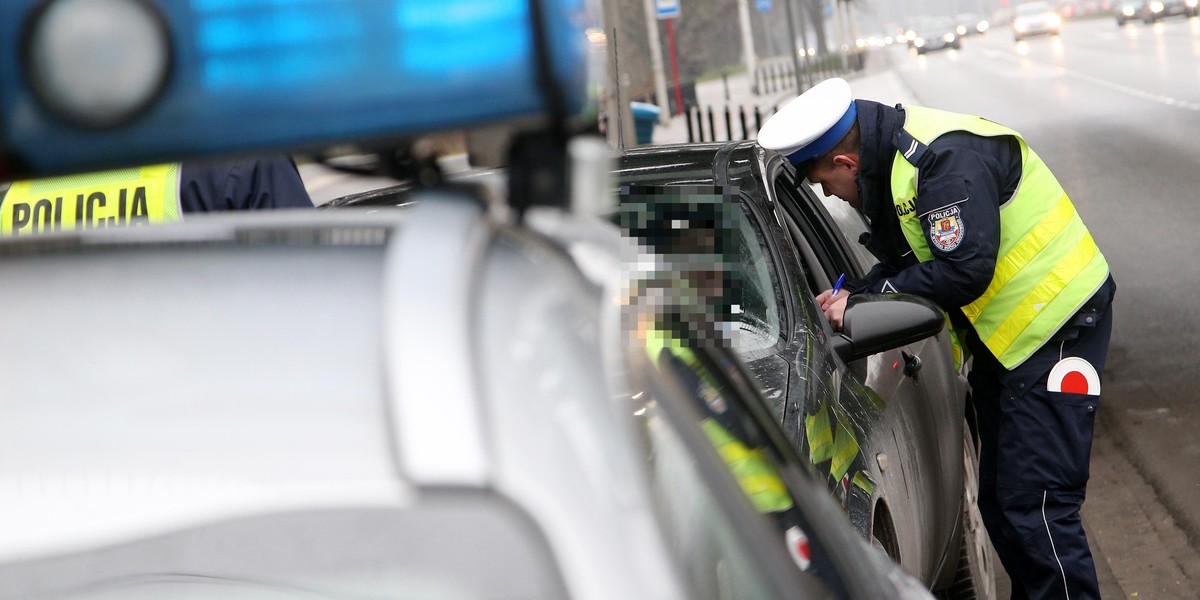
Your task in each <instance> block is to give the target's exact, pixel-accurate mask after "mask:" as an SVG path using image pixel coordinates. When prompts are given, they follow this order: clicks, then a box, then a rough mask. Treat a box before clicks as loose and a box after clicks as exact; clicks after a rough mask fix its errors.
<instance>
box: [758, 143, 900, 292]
mask: <svg viewBox="0 0 1200 600" xmlns="http://www.w3.org/2000/svg"><path fill="white" fill-rule="evenodd" d="M772 185H773V188H774V191H775V195H776V197H777V198H778V200H779V203H780V204H781V205H782V208H783V209H784V211H785V212H786V213H787V215H788V216H789V217H790V218H791V219H792V221H793V222H794V224H795V225H796V227H797V228H798V229H799V231H795V232H793V235H801V236H803V237H804V240H803V242H805V243H807V244H808V245H809V246H810V247H811V250H812V252H813V254H815V256H805V257H804V258H805V262H806V263H808V266H809V267H810V268H811V269H812V270H814V271H820V272H821V273H820V275H824V277H820V276H817V280H816V281H813V282H812V283H813V284H814V288H815V289H828V288H829V287H831V285H830V284H831V283H832V282H833V281H834V280H836V279H837V277H838V276H839V275H840V274H842V273H845V274H846V276H847V277H858V276H861V275H863V274H865V273H866V272H867V271H869V270H870V268H871V266H873V265H874V264H875V263H876V262H878V261H877V260H876V259H875V257H874V256H873V255H872V254H871V253H870V251H868V250H867V249H866V247H865V246H863V245H862V244H860V243H858V240H859V237H860V236H861V235H862V234H863V233H864V232H866V231H867V228H866V221H865V220H864V219H863V218H862V216H861V215H860V214H859V213H858V211H856V210H854V209H853V208H851V207H850V206H849V205H847V204H845V203H844V202H843V201H842V200H840V199H838V198H829V197H823V196H821V195H820V194H818V193H816V192H815V191H813V189H812V188H811V186H810V185H809V184H808V183H807V182H806V181H803V180H799V181H798V180H797V179H796V173H795V170H794V168H793V167H792V166H791V165H790V164H787V163H783V164H780V165H779V168H778V170H776V171H775V176H774V180H773V183H772ZM814 260H815V263H814ZM824 278H828V279H829V282H828V283H827V282H825V281H823V279H824Z"/></svg>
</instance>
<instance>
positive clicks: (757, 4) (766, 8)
mask: <svg viewBox="0 0 1200 600" xmlns="http://www.w3.org/2000/svg"><path fill="white" fill-rule="evenodd" d="M754 8H757V9H758V12H764V13H765V12H771V0H754Z"/></svg>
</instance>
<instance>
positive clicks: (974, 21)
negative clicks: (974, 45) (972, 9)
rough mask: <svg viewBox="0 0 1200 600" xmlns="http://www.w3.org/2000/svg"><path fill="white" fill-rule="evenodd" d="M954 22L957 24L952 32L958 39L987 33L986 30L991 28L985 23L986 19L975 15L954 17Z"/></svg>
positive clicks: (967, 14) (964, 14) (966, 14)
mask: <svg viewBox="0 0 1200 600" xmlns="http://www.w3.org/2000/svg"><path fill="white" fill-rule="evenodd" d="M954 21H955V23H956V24H957V25H956V26H955V29H954V31H955V33H957V34H958V35H959V36H960V37H962V36H970V35H979V34H982V33H987V30H988V28H989V27H990V26H991V25H990V24H989V23H988V22H987V19H985V18H983V15H980V14H977V13H961V14H958V15H955V17H954Z"/></svg>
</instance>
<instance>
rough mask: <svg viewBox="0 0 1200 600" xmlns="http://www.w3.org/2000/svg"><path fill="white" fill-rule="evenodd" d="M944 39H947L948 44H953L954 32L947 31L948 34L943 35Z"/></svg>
mask: <svg viewBox="0 0 1200 600" xmlns="http://www.w3.org/2000/svg"><path fill="white" fill-rule="evenodd" d="M942 39H943V40H945V41H946V43H947V44H953V43H954V34H953V33H947V34H946V35H943V36H942Z"/></svg>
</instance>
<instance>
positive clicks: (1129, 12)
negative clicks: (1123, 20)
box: [1121, 6, 1133, 17]
mask: <svg viewBox="0 0 1200 600" xmlns="http://www.w3.org/2000/svg"><path fill="white" fill-rule="evenodd" d="M1121 14H1123V15H1125V16H1127V17H1132V16H1133V7H1132V6H1126V7H1124V8H1122V9H1121Z"/></svg>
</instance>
